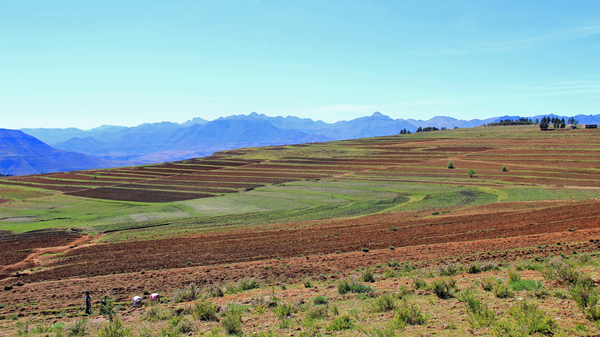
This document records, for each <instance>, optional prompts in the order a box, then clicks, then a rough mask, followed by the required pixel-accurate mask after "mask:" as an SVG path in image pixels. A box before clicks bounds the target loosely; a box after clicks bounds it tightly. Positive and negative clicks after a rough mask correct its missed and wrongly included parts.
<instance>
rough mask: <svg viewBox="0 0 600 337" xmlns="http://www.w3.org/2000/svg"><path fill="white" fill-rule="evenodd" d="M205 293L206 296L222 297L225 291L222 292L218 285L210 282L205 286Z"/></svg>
mask: <svg viewBox="0 0 600 337" xmlns="http://www.w3.org/2000/svg"><path fill="white" fill-rule="evenodd" d="M205 293H206V295H207V296H208V297H223V296H225V293H224V292H223V288H221V287H219V286H218V285H216V284H211V285H210V286H208V288H206V290H205Z"/></svg>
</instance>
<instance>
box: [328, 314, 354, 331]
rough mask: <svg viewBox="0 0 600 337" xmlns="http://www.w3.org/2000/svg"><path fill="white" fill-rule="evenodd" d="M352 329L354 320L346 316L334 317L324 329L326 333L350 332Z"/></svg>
mask: <svg viewBox="0 0 600 337" xmlns="http://www.w3.org/2000/svg"><path fill="white" fill-rule="evenodd" d="M352 328H354V320H353V319H352V317H350V316H348V315H343V316H339V317H336V318H335V319H334V320H333V321H331V323H330V324H329V325H328V326H327V327H326V328H325V330H326V331H330V332H332V331H340V330H350V329H352Z"/></svg>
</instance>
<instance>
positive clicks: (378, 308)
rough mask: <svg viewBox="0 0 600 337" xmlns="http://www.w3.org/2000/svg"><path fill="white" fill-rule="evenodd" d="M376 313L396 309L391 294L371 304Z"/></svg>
mask: <svg viewBox="0 0 600 337" xmlns="http://www.w3.org/2000/svg"><path fill="white" fill-rule="evenodd" d="M371 306H372V308H373V311H374V312H386V311H391V310H394V309H396V303H394V298H393V297H392V296H391V295H390V294H383V295H381V296H379V297H378V298H376V299H374V300H373V302H372V303H371Z"/></svg>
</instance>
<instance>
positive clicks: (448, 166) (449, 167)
mask: <svg viewBox="0 0 600 337" xmlns="http://www.w3.org/2000/svg"><path fill="white" fill-rule="evenodd" d="M446 167H447V168H448V169H453V168H454V162H453V161H452V160H451V161H449V162H448V165H446Z"/></svg>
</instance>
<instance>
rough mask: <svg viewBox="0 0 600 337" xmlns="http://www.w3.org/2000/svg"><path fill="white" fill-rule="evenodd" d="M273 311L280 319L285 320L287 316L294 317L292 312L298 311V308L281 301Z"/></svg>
mask: <svg viewBox="0 0 600 337" xmlns="http://www.w3.org/2000/svg"><path fill="white" fill-rule="evenodd" d="M273 312H274V313H275V315H276V316H277V317H278V318H279V319H281V320H284V319H286V318H289V317H292V314H294V313H295V312H296V308H294V307H293V306H292V305H291V304H289V303H281V304H279V305H278V306H277V307H275V309H274V310H273Z"/></svg>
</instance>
